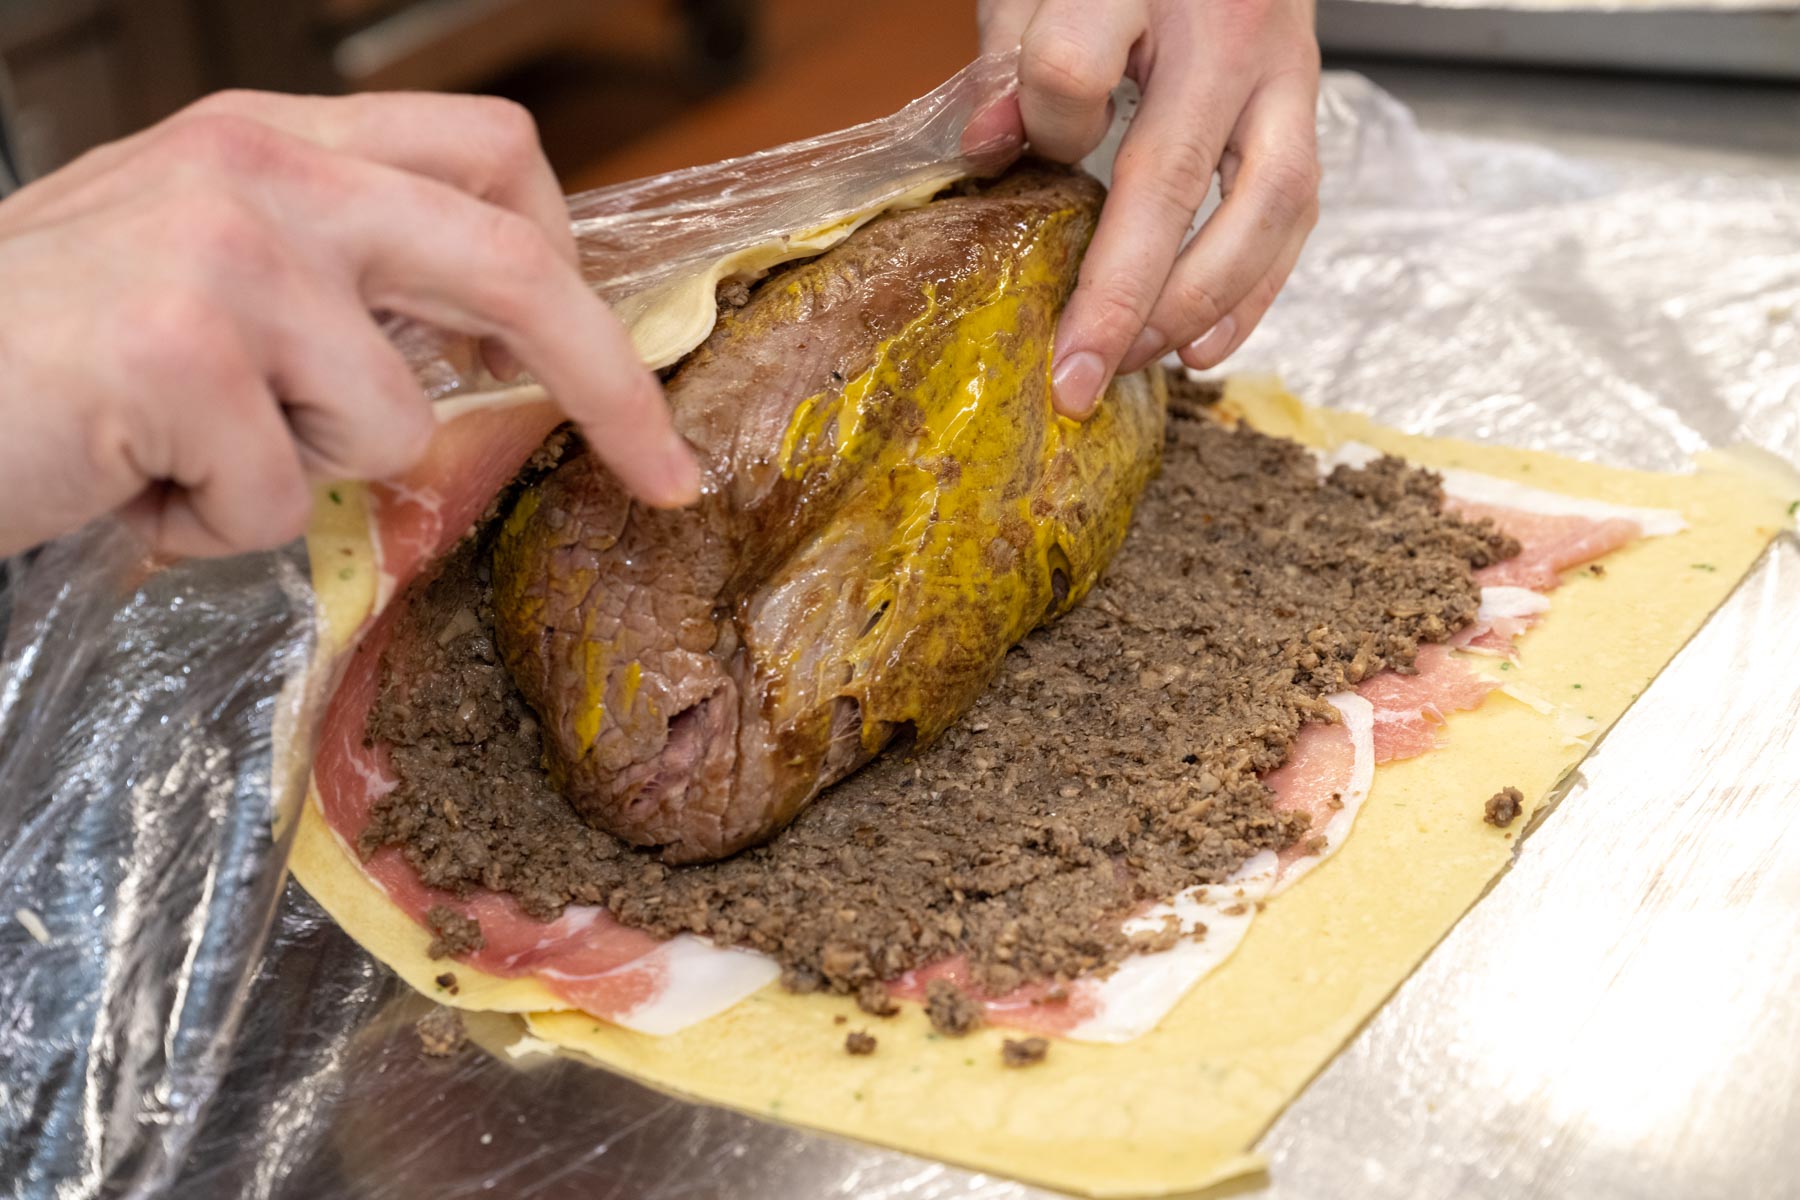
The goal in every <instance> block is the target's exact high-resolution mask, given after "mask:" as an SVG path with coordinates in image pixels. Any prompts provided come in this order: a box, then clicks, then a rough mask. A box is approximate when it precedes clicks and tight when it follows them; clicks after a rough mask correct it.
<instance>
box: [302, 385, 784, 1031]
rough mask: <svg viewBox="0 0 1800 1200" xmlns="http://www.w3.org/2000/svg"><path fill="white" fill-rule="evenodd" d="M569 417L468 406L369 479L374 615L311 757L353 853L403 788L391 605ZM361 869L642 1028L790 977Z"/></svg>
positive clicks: (495, 957)
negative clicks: (400, 461) (388, 680)
mask: <svg viewBox="0 0 1800 1200" xmlns="http://www.w3.org/2000/svg"><path fill="white" fill-rule="evenodd" d="M559 420H560V417H559V416H558V415H557V413H556V411H555V410H554V409H553V408H551V407H550V406H549V405H548V404H543V403H540V404H528V405H521V406H512V407H499V408H481V407H471V408H467V409H465V410H464V411H463V412H461V413H460V414H458V415H456V416H455V417H454V418H453V419H451V420H449V421H447V422H446V423H444V424H443V425H442V426H441V427H440V429H439V431H438V435H437V437H436V438H435V439H434V441H433V442H432V448H431V452H430V454H429V455H428V457H427V458H426V460H425V461H424V462H423V463H421V464H420V465H419V466H418V467H416V468H415V469H414V470H413V471H411V472H410V473H409V474H407V475H406V476H404V477H403V478H401V479H399V480H395V481H392V482H389V483H384V484H376V485H373V486H371V488H370V518H369V522H370V532H371V535H372V538H373V541H374V544H375V549H376V561H377V564H378V567H379V569H380V572H381V579H380V583H379V586H378V588H377V596H376V612H375V613H374V614H372V615H371V616H370V618H369V620H368V622H367V624H366V625H365V628H364V630H363V631H362V633H361V636H360V638H359V639H358V641H357V644H356V649H355V650H354V651H353V652H352V653H351V655H350V656H349V660H348V662H347V663H346V664H345V665H344V667H343V669H342V674H341V677H340V679H339V682H338V685H337V689H336V691H335V692H334V694H333V697H332V701H331V704H330V706H329V707H328V708H327V710H326V714H325V719H324V722H323V725H322V728H321V732H320V743H319V749H318V752H317V754H316V755H315V756H314V760H313V781H314V785H315V787H316V788H317V792H318V798H319V805H320V809H321V812H322V814H323V815H324V817H325V821H326V824H327V825H328V826H329V827H330V828H331V830H332V832H333V834H334V835H336V837H337V838H338V840H339V841H340V843H341V844H343V846H344V848H345V853H346V854H352V855H353V854H354V852H353V851H352V850H351V849H350V847H351V846H353V845H354V844H355V842H356V838H357V835H358V834H359V833H360V832H361V831H362V828H363V827H364V825H366V824H367V822H368V817H369V808H370V806H371V805H372V804H373V803H374V802H375V800H376V798H378V797H379V796H381V795H383V794H385V793H386V792H387V791H389V790H391V789H392V788H393V787H394V785H395V779H394V777H393V775H392V774H391V772H390V771H389V769H388V763H387V755H386V752H385V748H384V747H382V746H365V745H364V744H363V734H364V731H365V730H366V728H367V726H368V719H369V711H370V709H371V707H372V706H373V705H374V702H375V696H376V689H377V686H378V681H379V672H380V662H381V654H382V651H383V649H384V648H385V647H386V645H387V642H388V638H389V636H390V633H391V627H392V622H393V621H394V619H395V617H396V614H397V613H398V611H399V610H398V609H397V608H394V607H391V606H390V605H389V601H391V600H392V599H393V598H394V597H395V596H396V595H398V594H399V593H400V592H401V591H402V590H403V589H404V588H405V587H406V585H407V584H408V583H410V582H411V581H412V580H413V579H414V578H415V577H416V576H417V575H418V574H419V572H420V571H421V569H423V568H424V567H425V566H426V564H428V563H430V562H432V561H434V560H435V559H436V558H437V557H438V556H440V555H442V554H443V553H444V552H445V551H447V550H448V549H449V548H450V547H451V545H452V544H454V543H455V541H456V540H457V539H458V538H459V537H460V536H461V535H462V533H463V531H464V530H466V529H467V528H469V527H470V526H471V525H472V524H474V522H475V521H476V519H477V518H478V517H479V516H480V515H481V511H482V509H483V508H485V507H486V505H487V504H488V502H489V500H490V499H491V497H493V496H494V495H496V494H497V493H498V492H499V491H500V490H501V488H503V487H504V486H505V484H506V483H507V481H508V480H510V479H512V478H513V477H514V476H515V475H517V474H518V472H519V469H520V468H521V467H522V466H523V465H524V463H525V460H526V459H527V458H529V457H530V455H531V453H532V452H533V451H534V450H535V449H536V448H537V447H538V445H539V444H541V443H542V441H543V439H544V438H545V436H547V435H548V433H549V432H550V430H552V429H553V428H555V426H556V425H557V423H558V422H559ZM362 868H363V871H364V873H365V874H366V875H367V876H368V877H369V878H370V880H372V881H373V882H374V883H375V885H376V886H377V887H379V888H381V889H382V891H383V892H385V893H386V894H387V897H388V899H390V900H391V901H393V903H394V904H395V906H396V907H398V908H399V909H400V910H401V911H402V912H404V913H405V914H406V915H407V916H409V917H411V918H412V919H413V920H414V921H417V922H419V923H420V924H425V923H426V914H427V913H428V912H430V911H431V910H432V909H433V908H436V907H438V906H445V907H448V908H450V909H451V910H453V911H455V912H457V913H459V914H461V915H462V916H465V917H470V918H473V919H475V920H476V921H478V922H479V923H480V925H481V933H482V941H483V944H482V946H481V948H480V949H478V950H475V951H473V952H471V953H468V954H464V955H462V956H460V960H459V961H461V962H464V963H466V964H468V965H469V966H472V967H475V968H477V969H479V970H481V971H484V972H486V973H488V974H491V975H498V976H503V977H509V978H517V977H521V976H535V977H536V978H538V979H539V980H540V981H542V982H543V983H544V984H545V985H546V986H547V987H549V988H550V990H551V991H553V992H555V993H556V994H557V995H559V996H561V997H562V998H563V999H565V1000H567V1001H568V1002H569V1004H571V1005H572V1006H574V1007H576V1008H580V1009H582V1010H584V1011H586V1012H588V1013H591V1014H593V1015H594V1016H597V1017H601V1018H604V1019H606V1020H609V1021H612V1022H614V1023H616V1024H619V1025H623V1026H625V1027H627V1028H630V1029H636V1030H639V1031H640V1032H644V1033H652V1034H667V1033H673V1032H675V1031H677V1030H679V1029H681V1028H683V1027H684V1026H686V1025H690V1024H692V1023H694V1022H695V1021H699V1020H703V1019H705V1018H706V1017H709V1016H711V1015H713V1014H714V1013H716V1012H721V1011H723V1010H724V1009H726V1008H729V1007H730V1006H731V1005H733V1004H735V1003H737V1001H739V1000H741V999H743V998H744V997H745V996H748V995H749V994H750V993H752V992H754V991H756V990H758V989H759V988H761V987H763V986H764V985H766V984H768V983H769V982H771V981H772V980H773V979H775V977H776V976H777V975H778V974H779V969H778V968H777V967H776V965H775V963H774V962H773V961H772V960H770V959H768V958H765V957H764V956H762V955H758V954H753V953H750V952H747V951H741V950H730V949H721V948H718V947H715V946H712V945H711V944H709V943H707V942H705V941H703V940H701V939H699V938H693V937H681V938H676V939H674V940H673V941H669V942H659V941H657V939H655V938H653V937H651V936H650V935H648V934H645V933H642V932H639V931H638V930H635V929H629V928H626V927H625V926H623V925H620V924H619V923H618V922H617V921H614V920H613V919H612V917H611V916H610V915H609V914H608V913H606V912H605V910H603V909H599V908H593V907H586V906H570V907H569V908H567V909H565V910H564V911H563V914H562V915H561V916H560V917H558V918H557V919H556V920H555V921H551V922H548V923H546V922H542V921H538V920H535V919H533V918H532V917H530V916H528V915H527V914H526V913H525V911H524V910H523V909H522V908H520V907H519V905H518V904H517V902H515V901H514V900H513V899H512V898H511V897H510V896H504V895H501V894H499V893H494V892H482V893H478V894H477V895H475V896H473V897H471V898H469V899H467V900H459V899H458V898H457V897H456V896H454V895H452V894H451V893H448V892H442V891H437V890H434V889H432V888H428V887H426V886H425V885H424V884H423V883H422V882H420V880H419V877H418V875H417V874H416V873H415V872H414V871H413V869H412V867H411V866H410V865H409V864H408V863H407V862H406V860H405V858H404V857H403V856H402V855H401V854H400V852H399V851H398V850H393V849H388V850H383V851H381V852H379V853H377V854H375V855H373V856H371V857H370V858H369V859H368V860H366V861H365V862H364V863H363V864H362ZM446 965H449V964H446Z"/></svg>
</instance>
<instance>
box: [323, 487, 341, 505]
mask: <svg viewBox="0 0 1800 1200" xmlns="http://www.w3.org/2000/svg"><path fill="white" fill-rule="evenodd" d="M325 494H326V495H327V496H330V497H331V502H332V503H333V504H342V503H343V502H344V496H343V493H342V492H340V491H338V490H337V489H336V488H332V489H331V490H330V491H329V492H326V493H325Z"/></svg>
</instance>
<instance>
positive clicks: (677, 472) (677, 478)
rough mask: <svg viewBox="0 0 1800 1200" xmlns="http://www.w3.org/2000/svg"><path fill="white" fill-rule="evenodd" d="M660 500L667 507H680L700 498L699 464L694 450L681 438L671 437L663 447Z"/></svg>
mask: <svg viewBox="0 0 1800 1200" xmlns="http://www.w3.org/2000/svg"><path fill="white" fill-rule="evenodd" d="M659 473H660V475H661V477H662V484H661V491H662V497H661V502H662V504H663V505H664V506H665V507H668V508H682V507H685V506H687V505H689V504H692V503H693V502H694V501H696V500H698V499H699V498H700V464H699V463H697V462H695V461H694V452H693V451H692V450H690V449H689V448H688V444H687V443H686V442H685V441H683V440H682V439H681V438H679V437H677V438H674V439H672V440H671V441H670V442H669V444H668V445H667V446H665V447H664V448H663V454H662V469H661V471H660V472H659Z"/></svg>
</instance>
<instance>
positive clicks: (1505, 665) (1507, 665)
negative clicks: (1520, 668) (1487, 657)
mask: <svg viewBox="0 0 1800 1200" xmlns="http://www.w3.org/2000/svg"><path fill="white" fill-rule="evenodd" d="M1500 669H1501V670H1502V671H1510V670H1512V664H1511V663H1509V662H1503V663H1501V664H1500Z"/></svg>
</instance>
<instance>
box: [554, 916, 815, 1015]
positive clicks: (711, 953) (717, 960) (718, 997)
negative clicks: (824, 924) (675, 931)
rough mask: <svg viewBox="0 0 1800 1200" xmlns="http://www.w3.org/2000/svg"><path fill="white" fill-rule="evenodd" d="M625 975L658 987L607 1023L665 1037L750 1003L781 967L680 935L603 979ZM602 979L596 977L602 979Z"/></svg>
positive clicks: (748, 952)
mask: <svg viewBox="0 0 1800 1200" xmlns="http://www.w3.org/2000/svg"><path fill="white" fill-rule="evenodd" d="M626 972H630V973H632V974H643V973H649V974H651V975H653V976H654V977H656V985H655V986H654V988H653V990H652V992H651V994H650V995H649V996H648V997H647V998H646V999H645V1000H643V1001H642V1002H641V1003H639V1004H638V1005H637V1006H635V1007H633V1008H631V1009H629V1010H627V1011H625V1012H622V1013H609V1014H608V1015H607V1016H606V1018H605V1019H606V1020H607V1021H608V1022H610V1023H611V1024H614V1025H622V1026H624V1027H625V1028H626V1029H631V1030H635V1031H637V1032H638V1033H646V1034H650V1035H651V1036H653V1037H666V1036H668V1035H669V1034H672V1033H680V1032H681V1031H682V1030H683V1029H686V1028H687V1027H688V1026H690V1025H697V1024H699V1023H700V1022H701V1021H704V1020H706V1019H707V1018H708V1017H712V1016H716V1015H718V1014H719V1013H722V1012H724V1011H725V1010H726V1009H728V1008H730V1007H732V1006H733V1005H735V1004H737V1003H738V1001H740V1000H745V999H748V998H749V997H750V995H751V994H752V993H754V992H758V991H761V990H762V989H763V988H765V987H767V986H768V985H769V984H771V983H773V982H775V980H776V979H777V978H779V977H780V975H781V967H780V966H779V965H778V964H777V963H776V962H775V960H774V959H772V958H770V957H768V956H767V955H765V954H758V953H757V952H756V951H754V950H737V949H731V948H728V947H720V946H715V945H713V944H712V943H711V942H709V941H707V940H705V939H704V938H698V937H694V936H693V935H692V934H685V933H684V934H681V935H680V936H678V937H674V938H671V939H669V940H668V941H666V942H664V943H662V944H661V945H659V946H658V947H656V949H654V950H652V951H650V953H648V954H646V955H644V956H643V957H641V958H637V959H633V960H632V961H631V962H628V963H625V964H624V965H622V966H619V967H616V968H614V969H613V970H612V971H609V972H607V973H606V975H622V974H624V973H626ZM539 974H541V975H543V976H544V977H546V978H548V979H562V978H565V976H564V975H563V974H562V973H561V972H559V971H558V970H557V969H556V968H555V967H543V968H540V969H539ZM606 975H602V976H598V977H596V978H598V979H599V980H604V979H605V978H606Z"/></svg>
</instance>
